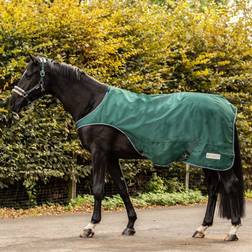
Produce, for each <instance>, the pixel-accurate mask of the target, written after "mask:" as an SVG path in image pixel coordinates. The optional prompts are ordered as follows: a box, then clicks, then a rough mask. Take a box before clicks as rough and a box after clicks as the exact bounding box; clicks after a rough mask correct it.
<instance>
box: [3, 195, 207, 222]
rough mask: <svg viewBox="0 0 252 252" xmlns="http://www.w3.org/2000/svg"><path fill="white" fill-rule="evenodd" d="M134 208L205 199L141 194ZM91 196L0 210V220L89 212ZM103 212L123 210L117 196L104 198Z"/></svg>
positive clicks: (198, 201) (202, 199)
mask: <svg viewBox="0 0 252 252" xmlns="http://www.w3.org/2000/svg"><path fill="white" fill-rule="evenodd" d="M131 199H132V202H133V205H134V206H135V207H136V208H146V207H152V206H173V205H188V204H195V203H200V202H204V201H205V200H206V197H204V196H202V195H201V193H200V192H199V191H189V192H176V193H166V192H159V193H153V192H149V193H143V194H139V195H138V196H134V197H131ZM93 202H94V200H93V196H91V195H84V196H78V197H77V198H76V199H73V200H71V202H70V203H69V204H68V205H66V206H63V205H59V204H45V205H42V206H36V207H33V208H29V209H18V210H15V209H13V208H0V218H17V217H23V216H40V215H58V214H62V213H66V212H72V213H73V212H91V211H92V210H93ZM102 207H103V209H104V210H118V209H121V208H124V204H123V201H122V199H121V197H120V196H119V195H114V196H113V197H105V199H104V200H103V202H102Z"/></svg>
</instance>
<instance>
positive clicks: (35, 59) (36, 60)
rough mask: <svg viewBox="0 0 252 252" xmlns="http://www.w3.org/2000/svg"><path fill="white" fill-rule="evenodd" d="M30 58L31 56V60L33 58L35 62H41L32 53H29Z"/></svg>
mask: <svg viewBox="0 0 252 252" xmlns="http://www.w3.org/2000/svg"><path fill="white" fill-rule="evenodd" d="M29 58H30V60H31V61H32V62H33V63H34V64H38V63H39V61H38V59H37V58H36V57H35V56H33V55H32V54H29Z"/></svg>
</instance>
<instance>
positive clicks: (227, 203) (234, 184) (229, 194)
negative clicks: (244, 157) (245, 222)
mask: <svg viewBox="0 0 252 252" xmlns="http://www.w3.org/2000/svg"><path fill="white" fill-rule="evenodd" d="M234 144H235V146H234V148H235V160H234V164H233V166H232V168H231V169H230V170H227V171H224V172H220V173H219V174H220V188H219V194H220V202H219V214H220V216H221V217H223V218H228V219H231V212H232V213H233V215H234V216H236V217H243V216H244V214H245V199H244V182H243V172H242V164H241V154H240V145H239V139H238V134H237V130H236V128H235V142H234Z"/></svg>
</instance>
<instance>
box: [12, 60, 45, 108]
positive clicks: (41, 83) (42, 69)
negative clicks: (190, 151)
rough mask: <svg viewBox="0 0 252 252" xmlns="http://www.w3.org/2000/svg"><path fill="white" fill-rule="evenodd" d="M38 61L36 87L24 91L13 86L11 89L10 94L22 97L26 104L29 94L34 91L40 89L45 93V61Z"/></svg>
mask: <svg viewBox="0 0 252 252" xmlns="http://www.w3.org/2000/svg"><path fill="white" fill-rule="evenodd" d="M39 61H40V71H39V75H40V80H39V82H38V84H37V85H35V86H34V87H32V88H31V89H29V90H27V91H25V90H24V89H22V88H21V87H18V86H14V88H13V89H12V92H14V93H17V94H18V95H20V96H23V97H24V98H25V99H26V100H27V101H28V103H30V102H31V101H30V99H29V94H31V93H32V92H33V91H34V90H38V89H40V90H41V92H44V91H45V87H44V84H45V80H44V77H45V63H46V59H45V58H39Z"/></svg>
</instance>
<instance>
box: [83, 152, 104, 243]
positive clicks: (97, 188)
mask: <svg viewBox="0 0 252 252" xmlns="http://www.w3.org/2000/svg"><path fill="white" fill-rule="evenodd" d="M107 160H108V157H107V155H106V153H104V152H102V151H98V150H96V151H93V152H92V167H93V195H94V210H93V215H92V218H91V222H90V223H89V224H88V225H87V226H85V227H84V230H83V233H82V234H81V235H80V237H82V238H91V237H93V236H94V229H95V226H96V225H97V224H98V223H99V222H100V221H101V203H102V199H103V198H104V183H105V172H106V169H107V166H108V161H107Z"/></svg>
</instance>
